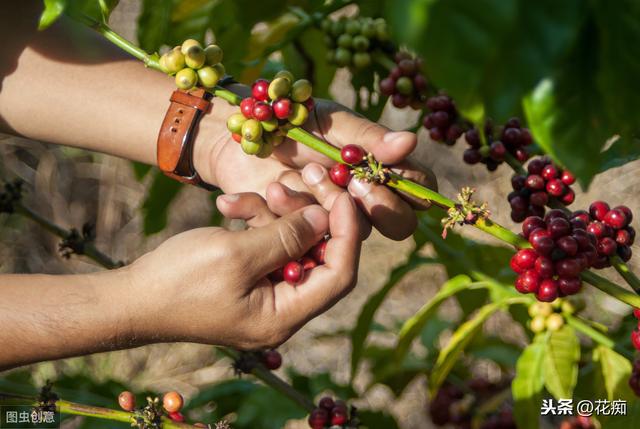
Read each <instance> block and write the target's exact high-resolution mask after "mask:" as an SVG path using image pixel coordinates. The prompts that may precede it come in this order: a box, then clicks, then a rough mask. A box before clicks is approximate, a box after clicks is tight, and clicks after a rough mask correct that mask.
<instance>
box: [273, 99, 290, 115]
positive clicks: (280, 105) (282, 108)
mask: <svg viewBox="0 0 640 429" xmlns="http://www.w3.org/2000/svg"><path fill="white" fill-rule="evenodd" d="M271 107H272V108H273V113H274V114H275V115H276V118H278V119H287V118H288V117H289V114H290V113H291V100H289V99H288V98H279V99H278V100H276V101H274V102H273V104H272V106H271Z"/></svg>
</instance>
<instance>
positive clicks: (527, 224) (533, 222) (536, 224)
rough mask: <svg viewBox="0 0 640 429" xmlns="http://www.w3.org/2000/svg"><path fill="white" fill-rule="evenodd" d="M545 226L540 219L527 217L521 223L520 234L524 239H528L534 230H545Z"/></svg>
mask: <svg viewBox="0 0 640 429" xmlns="http://www.w3.org/2000/svg"><path fill="white" fill-rule="evenodd" d="M546 228H547V225H546V223H545V222H544V220H542V218H541V217H538V216H529V217H528V218H526V219H525V220H524V222H523V223H522V234H523V235H524V238H526V239H529V235H530V234H531V233H532V232H533V231H535V230H536V229H546Z"/></svg>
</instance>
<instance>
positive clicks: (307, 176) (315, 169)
mask: <svg viewBox="0 0 640 429" xmlns="http://www.w3.org/2000/svg"><path fill="white" fill-rule="evenodd" d="M325 174H326V173H325V169H324V168H322V167H321V166H320V165H318V164H309V165H307V166H306V167H304V169H303V170H302V180H304V183H306V184H307V185H310V186H313V185H317V184H318V183H320V182H321V181H322V179H323V178H324V175H325Z"/></svg>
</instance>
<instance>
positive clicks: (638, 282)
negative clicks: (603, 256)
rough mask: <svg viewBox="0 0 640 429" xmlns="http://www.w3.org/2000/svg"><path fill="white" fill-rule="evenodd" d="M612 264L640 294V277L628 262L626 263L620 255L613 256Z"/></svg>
mask: <svg viewBox="0 0 640 429" xmlns="http://www.w3.org/2000/svg"><path fill="white" fill-rule="evenodd" d="M611 265H613V267H614V268H615V269H616V271H617V272H618V273H619V274H620V275H621V276H622V278H624V279H625V281H626V282H627V283H628V284H629V286H631V287H632V288H633V290H634V291H636V293H638V294H640V279H639V278H638V276H636V275H635V273H634V272H633V271H631V269H630V268H629V266H628V265H627V264H625V263H624V261H623V260H622V259H620V257H619V256H612V257H611Z"/></svg>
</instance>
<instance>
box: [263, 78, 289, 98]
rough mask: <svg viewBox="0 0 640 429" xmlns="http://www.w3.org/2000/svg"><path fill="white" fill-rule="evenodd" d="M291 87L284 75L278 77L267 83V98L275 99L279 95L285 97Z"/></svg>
mask: <svg viewBox="0 0 640 429" xmlns="http://www.w3.org/2000/svg"><path fill="white" fill-rule="evenodd" d="M290 89H291V82H290V81H289V79H287V78H285V77H278V78H275V79H273V80H272V81H271V83H270V84H269V90H268V93H269V98H270V99H272V100H277V99H278V98H280V97H286V96H287V95H288V94H289V90H290Z"/></svg>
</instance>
